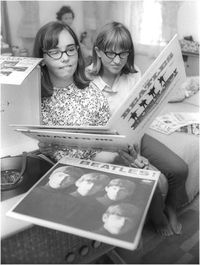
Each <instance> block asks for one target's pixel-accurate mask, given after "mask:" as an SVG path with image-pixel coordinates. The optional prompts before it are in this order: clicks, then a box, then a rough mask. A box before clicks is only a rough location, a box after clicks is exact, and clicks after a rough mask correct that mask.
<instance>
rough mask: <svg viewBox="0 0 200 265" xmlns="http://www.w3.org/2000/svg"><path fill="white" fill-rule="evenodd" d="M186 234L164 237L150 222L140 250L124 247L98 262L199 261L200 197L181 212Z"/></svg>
mask: <svg viewBox="0 0 200 265" xmlns="http://www.w3.org/2000/svg"><path fill="white" fill-rule="evenodd" d="M179 219H180V221H181V223H182V225H183V233H182V234H181V235H179V236H172V237H168V238H164V237H161V236H159V235H158V234H156V233H155V232H154V231H153V229H152V227H150V225H149V224H148V225H146V226H145V227H144V230H143V236H142V244H141V245H140V247H139V248H138V250H136V251H128V250H124V249H121V248H117V249H115V251H114V252H113V253H110V254H111V255H109V256H108V255H106V256H103V257H101V259H99V260H98V261H97V262H96V263H97V264H113V263H118V264H119V263H125V264H199V196H197V197H196V198H195V200H194V201H193V202H192V203H191V204H190V205H189V206H187V207H185V208H184V209H183V210H181V211H180V212H179Z"/></svg>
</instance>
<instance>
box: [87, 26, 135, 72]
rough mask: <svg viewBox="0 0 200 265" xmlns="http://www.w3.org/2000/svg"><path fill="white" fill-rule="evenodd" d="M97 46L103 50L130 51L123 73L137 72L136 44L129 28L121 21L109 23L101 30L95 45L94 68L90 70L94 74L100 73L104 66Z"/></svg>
mask: <svg viewBox="0 0 200 265" xmlns="http://www.w3.org/2000/svg"><path fill="white" fill-rule="evenodd" d="M95 47H98V48H99V50H101V51H107V50H111V51H113V50H115V48H119V49H121V50H124V51H127V50H128V51H129V52H130V53H129V56H128V58H127V63H126V64H125V66H124V67H123V69H122V71H121V74H129V73H137V71H136V69H135V66H134V53H135V52H134V46H133V41H132V38H131V34H130V32H129V30H128V29H127V28H126V27H125V26H124V25H123V24H122V23H119V22H115V21H113V22H110V23H107V24H106V25H105V26H103V28H102V29H101V30H100V32H99V34H98V35H97V37H96V40H95V42H94V45H93V60H92V65H93V68H92V69H91V71H90V74H92V75H98V74H99V72H100V71H101V68H102V63H101V59H100V58H99V57H98V56H97V53H96V50H95Z"/></svg>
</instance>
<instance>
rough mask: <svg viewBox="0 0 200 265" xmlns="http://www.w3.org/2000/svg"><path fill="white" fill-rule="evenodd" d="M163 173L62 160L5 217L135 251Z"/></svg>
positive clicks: (71, 159) (70, 159) (79, 160)
mask: <svg viewBox="0 0 200 265" xmlns="http://www.w3.org/2000/svg"><path fill="white" fill-rule="evenodd" d="M159 175H160V172H159V171H152V170H144V169H138V168H130V167H124V166H120V165H114V164H108V163H100V162H94V161H91V160H83V159H75V158H66V157H65V158H62V159H61V160H60V161H59V162H58V163H57V164H55V165H54V166H53V167H52V168H51V169H50V170H49V171H48V172H47V173H46V174H45V175H44V176H43V177H42V178H41V179H40V180H39V181H38V182H37V183H36V184H35V185H34V186H33V187H32V188H31V189H30V190H29V191H28V193H26V194H25V195H24V197H23V198H22V199H21V200H20V201H19V202H18V203H17V204H16V205H15V206H14V207H13V208H12V209H11V210H10V211H9V212H8V213H7V215H8V216H10V217H14V218H17V219H21V220H24V221H28V222H31V223H33V224H37V225H41V226H45V227H48V228H51V229H55V230H59V231H62V232H66V233H71V234H75V235H78V236H81V237H86V238H89V239H93V240H97V241H101V242H104V243H107V244H111V245H114V246H119V247H122V248H127V249H131V250H134V249H136V248H137V246H138V244H139V241H140V237H141V233H142V229H143V225H144V221H145V218H146V215H147V211H148V208H149V205H150V202H151V199H152V196H153V194H154V191H155V188H156V185H157V182H158V178H159Z"/></svg>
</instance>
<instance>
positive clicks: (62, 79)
mask: <svg viewBox="0 0 200 265" xmlns="http://www.w3.org/2000/svg"><path fill="white" fill-rule="evenodd" d="M33 56H34V57H37V58H43V61H42V63H41V90H42V91H41V94H42V102H41V103H42V104H41V121H42V124H44V125H49V126H54V125H55V126H86V125H92V126H93V125H94V126H95V125H105V124H106V123H107V121H108V119H109V112H110V111H109V106H108V102H107V100H106V98H105V97H104V95H103V94H102V92H101V91H100V90H99V89H98V88H95V87H90V86H88V85H89V80H88V79H87V78H86V76H85V64H84V60H83V56H82V52H81V49H80V45H79V42H78V39H77V36H76V34H75V33H74V31H73V30H72V29H71V28H70V27H69V26H67V25H65V24H63V23H62V22H49V23H47V24H46V25H44V26H43V27H42V28H40V30H39V31H38V33H37V34H36V38H35V43H34V50H33ZM39 147H40V151H41V153H43V154H45V155H47V156H48V157H49V158H51V159H52V160H53V161H54V162H56V161H58V160H59V159H61V158H62V157H63V156H70V157H77V158H85V159H86V158H91V157H92V156H93V155H94V154H95V152H94V151H93V150H83V149H73V148H59V147H58V146H55V145H52V144H50V145H46V144H44V143H39Z"/></svg>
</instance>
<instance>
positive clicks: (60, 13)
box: [56, 6, 75, 21]
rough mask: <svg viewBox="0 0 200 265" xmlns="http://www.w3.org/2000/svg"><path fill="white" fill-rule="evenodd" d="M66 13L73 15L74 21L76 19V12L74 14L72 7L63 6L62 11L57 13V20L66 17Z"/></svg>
mask: <svg viewBox="0 0 200 265" xmlns="http://www.w3.org/2000/svg"><path fill="white" fill-rule="evenodd" d="M66 13H70V14H72V18H73V19H74V17H75V15H74V12H73V10H72V9H71V7H70V6H62V7H61V8H60V10H59V11H58V12H57V13H56V18H57V20H60V21H61V20H62V16H63V15H64V14H66Z"/></svg>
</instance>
